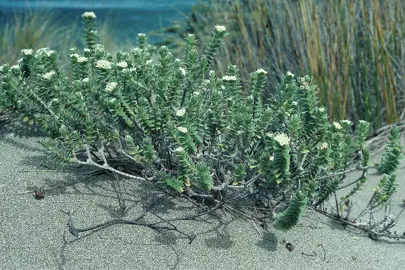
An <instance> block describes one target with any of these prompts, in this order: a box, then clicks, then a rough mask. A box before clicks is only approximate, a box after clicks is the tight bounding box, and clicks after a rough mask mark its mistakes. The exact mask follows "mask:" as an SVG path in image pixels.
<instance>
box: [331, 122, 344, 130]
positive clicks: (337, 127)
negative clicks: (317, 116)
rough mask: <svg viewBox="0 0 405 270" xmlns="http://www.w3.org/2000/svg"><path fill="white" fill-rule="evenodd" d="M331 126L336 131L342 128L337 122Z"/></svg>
mask: <svg viewBox="0 0 405 270" xmlns="http://www.w3.org/2000/svg"><path fill="white" fill-rule="evenodd" d="M333 126H334V127H335V128H336V129H342V126H341V125H340V124H339V123H338V122H333Z"/></svg>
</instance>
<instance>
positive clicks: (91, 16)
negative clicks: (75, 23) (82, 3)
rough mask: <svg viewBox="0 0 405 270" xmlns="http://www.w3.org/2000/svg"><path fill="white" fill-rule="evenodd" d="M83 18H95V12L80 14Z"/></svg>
mask: <svg viewBox="0 0 405 270" xmlns="http://www.w3.org/2000/svg"><path fill="white" fill-rule="evenodd" d="M82 17H83V19H90V20H94V19H95V18H96V14H95V13H94V12H85V13H83V14H82Z"/></svg>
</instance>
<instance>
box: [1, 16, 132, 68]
mask: <svg viewBox="0 0 405 270" xmlns="http://www.w3.org/2000/svg"><path fill="white" fill-rule="evenodd" d="M58 15H59V13H58V12H55V11H51V10H35V9H29V8H27V9H26V10H25V11H24V12H23V13H21V12H19V13H17V12H15V13H14V14H13V16H12V18H11V19H10V20H8V21H7V22H6V23H5V24H4V25H0V65H2V64H4V63H10V65H13V64H16V63H17V61H18V59H19V58H21V50H22V49H29V48H31V49H34V50H37V49H39V48H44V47H48V48H50V49H52V50H56V51H58V52H61V53H60V54H59V55H60V57H62V58H61V59H60V60H61V62H62V63H63V64H67V63H68V62H69V61H68V60H69V59H68V57H69V54H68V53H67V52H68V50H69V49H70V48H72V47H78V48H81V47H83V46H82V44H81V41H82V35H83V34H84V33H83V32H82V27H81V25H80V24H70V23H69V24H68V25H67V24H66V22H63V21H61V20H60V19H58ZM78 16H80V14H78ZM109 20H110V19H109V18H107V19H106V20H103V21H102V22H99V27H98V29H99V42H100V43H101V44H103V45H104V46H105V47H106V49H107V50H109V51H118V50H123V49H127V48H131V47H133V45H134V44H135V41H133V42H130V41H129V40H120V41H119V42H117V39H115V38H114V31H113V29H111V27H109ZM76 21H77V20H76ZM64 25H67V26H64Z"/></svg>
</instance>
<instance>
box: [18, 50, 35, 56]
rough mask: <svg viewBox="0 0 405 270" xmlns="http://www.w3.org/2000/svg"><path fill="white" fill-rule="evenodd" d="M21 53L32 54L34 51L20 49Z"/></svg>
mask: <svg viewBox="0 0 405 270" xmlns="http://www.w3.org/2000/svg"><path fill="white" fill-rule="evenodd" d="M21 51H22V53H23V55H32V54H33V53H34V50H33V49H23V50H21Z"/></svg>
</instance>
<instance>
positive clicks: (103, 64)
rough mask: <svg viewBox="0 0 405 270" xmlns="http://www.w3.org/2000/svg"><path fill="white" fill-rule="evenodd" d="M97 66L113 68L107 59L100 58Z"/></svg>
mask: <svg viewBox="0 0 405 270" xmlns="http://www.w3.org/2000/svg"><path fill="white" fill-rule="evenodd" d="M96 67H97V68H99V69H111V63H110V62H109V61H107V60H98V61H97V62H96Z"/></svg>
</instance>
